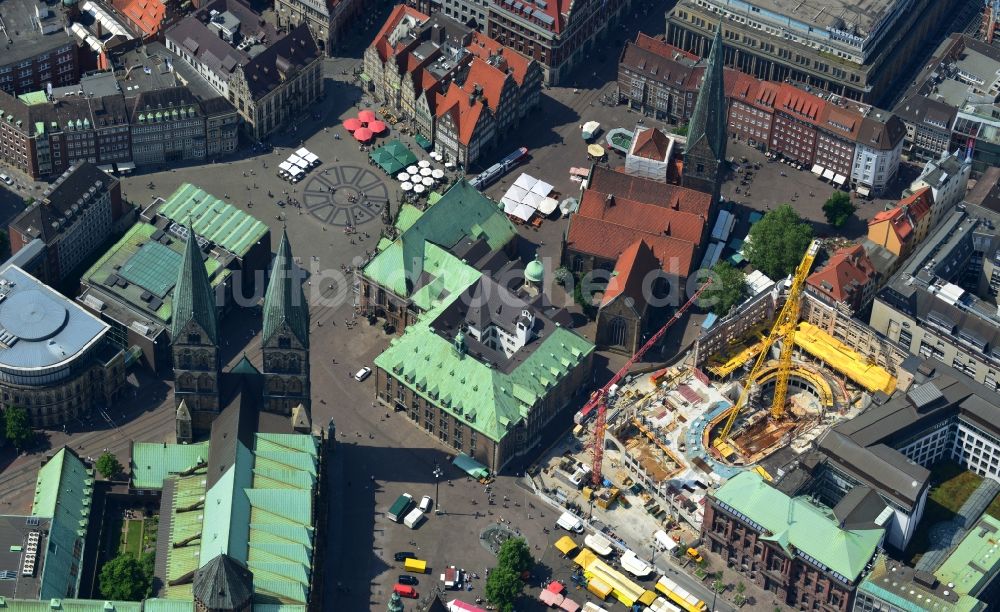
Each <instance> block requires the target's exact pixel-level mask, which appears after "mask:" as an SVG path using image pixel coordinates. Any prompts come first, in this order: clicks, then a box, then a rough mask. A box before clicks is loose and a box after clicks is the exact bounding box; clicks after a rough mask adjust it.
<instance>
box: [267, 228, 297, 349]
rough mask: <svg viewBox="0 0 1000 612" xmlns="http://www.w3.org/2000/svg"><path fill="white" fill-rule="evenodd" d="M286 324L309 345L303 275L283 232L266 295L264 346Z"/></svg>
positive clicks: (286, 235) (286, 234)
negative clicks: (298, 268)
mask: <svg viewBox="0 0 1000 612" xmlns="http://www.w3.org/2000/svg"><path fill="white" fill-rule="evenodd" d="M283 325H288V328H289V329H290V330H291V332H292V333H293V334H295V337H296V339H298V341H299V342H300V343H301V344H302V346H303V347H308V346H309V304H308V303H307V302H306V296H305V294H304V293H303V292H302V274H301V273H300V272H299V271H298V270H297V268H296V265H295V260H294V259H293V258H292V247H291V245H289V243H288V233H287V232H285V230H284V229H282V230H281V243H280V244H279V245H278V252H277V253H276V254H275V257H274V265H273V266H272V267H271V279H270V281H269V282H268V284H267V293H265V294H264V325H263V334H262V335H261V344H267V342H268V341H269V340H270V339H271V337H272V336H273V335H274V334H275V333H277V332H278V330H279V329H281V327H282V326H283Z"/></svg>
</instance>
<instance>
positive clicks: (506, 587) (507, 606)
mask: <svg viewBox="0 0 1000 612" xmlns="http://www.w3.org/2000/svg"><path fill="white" fill-rule="evenodd" d="M522 590H524V583H523V582H521V576H520V574H518V573H517V572H515V571H514V569H513V568H510V567H504V566H502V565H501V566H498V567H496V568H495V569H494V570H493V571H491V572H490V575H489V576H487V577H486V597H487V599H489V600H490V602H491V603H493V604H494V605H496V607H497V608H498V609H499V610H501V612H513V610H514V602H515V601H517V598H518V597H520V596H521V591H522Z"/></svg>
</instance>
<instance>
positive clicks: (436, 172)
mask: <svg viewBox="0 0 1000 612" xmlns="http://www.w3.org/2000/svg"><path fill="white" fill-rule="evenodd" d="M431 176H432V177H434V178H435V179H437V180H439V181H440V180H441V179H443V178H444V170H442V169H441V168H434V171H433V172H431Z"/></svg>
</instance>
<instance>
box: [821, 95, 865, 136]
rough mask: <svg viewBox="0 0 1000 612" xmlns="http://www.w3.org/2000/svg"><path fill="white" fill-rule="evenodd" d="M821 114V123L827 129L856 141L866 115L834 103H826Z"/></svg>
mask: <svg viewBox="0 0 1000 612" xmlns="http://www.w3.org/2000/svg"><path fill="white" fill-rule="evenodd" d="M823 107H824V108H823V112H821V113H820V116H819V122H818V123H819V124H820V127H822V128H823V129H825V130H829V131H831V132H834V133H835V134H839V135H841V136H843V137H845V138H848V139H850V140H851V141H854V140H856V139H857V137H858V132H859V131H860V130H861V120H862V119H864V116H863V115H862V114H861V113H859V112H857V111H854V110H851V109H847V108H841V107H839V106H836V105H834V104H824V105H823Z"/></svg>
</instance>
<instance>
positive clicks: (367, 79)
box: [358, 72, 372, 83]
mask: <svg viewBox="0 0 1000 612" xmlns="http://www.w3.org/2000/svg"><path fill="white" fill-rule="evenodd" d="M358 77H359V78H360V79H361V82H362V83H371V81H372V78H371V77H370V76H368V75H367V74H365V73H364V72H362V73H361V74H359V75H358Z"/></svg>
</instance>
